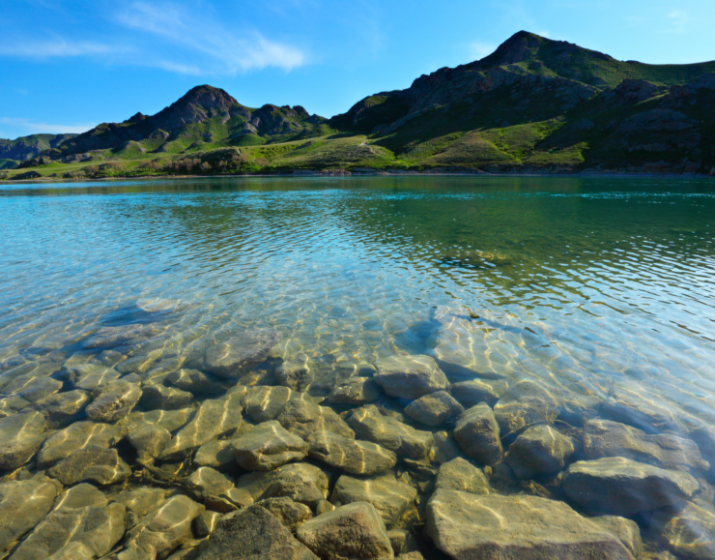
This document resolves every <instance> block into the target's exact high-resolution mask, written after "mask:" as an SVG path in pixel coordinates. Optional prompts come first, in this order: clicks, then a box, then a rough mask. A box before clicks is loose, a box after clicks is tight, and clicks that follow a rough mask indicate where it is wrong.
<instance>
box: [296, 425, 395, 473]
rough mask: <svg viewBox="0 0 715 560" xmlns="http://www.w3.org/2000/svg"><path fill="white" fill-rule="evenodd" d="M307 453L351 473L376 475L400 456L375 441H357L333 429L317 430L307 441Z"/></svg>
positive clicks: (390, 465) (390, 466) (392, 464)
mask: <svg viewBox="0 0 715 560" xmlns="http://www.w3.org/2000/svg"><path fill="white" fill-rule="evenodd" d="M307 443H308V445H310V449H309V451H308V454H309V455H310V456H311V457H312V458H313V459H318V460H319V461H322V462H323V463H326V464H328V465H330V466H331V467H337V468H340V469H342V470H344V471H345V472H347V473H350V474H375V473H377V472H381V471H386V470H388V469H391V468H392V467H394V466H395V463H397V455H395V454H394V453H393V452H392V451H390V450H388V449H384V448H383V447H380V446H379V445H377V444H376V443H371V442H368V441H356V440H354V439H350V438H346V437H343V436H340V435H338V434H335V433H333V432H323V431H320V432H315V433H314V434H311V435H310V436H309V437H308V440H307Z"/></svg>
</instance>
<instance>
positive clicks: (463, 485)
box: [435, 457, 489, 496]
mask: <svg viewBox="0 0 715 560" xmlns="http://www.w3.org/2000/svg"><path fill="white" fill-rule="evenodd" d="M435 488H436V489H437V490H440V489H442V490H459V491H462V492H469V493H470V494H479V495H484V496H486V495H487V494H489V481H488V480H487V477H486V476H484V473H483V472H482V471H481V470H479V469H478V468H477V467H475V466H474V465H472V464H471V463H470V462H469V461H466V460H464V459H462V458H461V457H457V458H456V459H453V460H451V461H449V462H448V463H444V464H443V465H442V466H440V467H439V471H437V481H436V482H435Z"/></svg>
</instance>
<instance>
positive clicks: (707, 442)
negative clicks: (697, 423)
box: [690, 426, 715, 475]
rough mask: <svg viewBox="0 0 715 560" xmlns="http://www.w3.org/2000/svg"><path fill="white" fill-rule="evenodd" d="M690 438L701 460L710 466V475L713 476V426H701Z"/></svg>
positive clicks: (714, 450) (714, 438)
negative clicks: (698, 450)
mask: <svg viewBox="0 0 715 560" xmlns="http://www.w3.org/2000/svg"><path fill="white" fill-rule="evenodd" d="M690 437H691V438H692V440H693V441H694V442H695V443H696V444H697V446H698V448H699V449H700V453H701V454H702V457H703V460H705V461H707V462H708V463H709V464H710V473H711V474H714V475H715V426H702V427H701V428H699V429H697V430H695V431H693V432H692V433H691V434H690Z"/></svg>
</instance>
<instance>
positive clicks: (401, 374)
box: [373, 355, 449, 400]
mask: <svg viewBox="0 0 715 560" xmlns="http://www.w3.org/2000/svg"><path fill="white" fill-rule="evenodd" d="M375 367H376V368H377V373H376V374H375V375H374V376H373V379H374V380H375V382H376V383H377V384H378V385H380V386H381V387H382V389H383V390H384V391H385V393H387V394H388V395H390V396H392V397H399V398H401V399H409V400H413V399H417V398H419V397H421V396H422V395H427V394H428V393H434V392H435V391H441V390H444V389H448V388H449V381H448V380H447V377H446V376H445V375H444V372H443V371H442V370H441V369H439V366H438V365H437V362H435V361H434V358H430V357H429V356H422V355H418V356H390V357H389V358H383V359H380V360H378V361H377V362H375Z"/></svg>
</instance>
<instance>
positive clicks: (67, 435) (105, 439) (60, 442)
mask: <svg viewBox="0 0 715 560" xmlns="http://www.w3.org/2000/svg"><path fill="white" fill-rule="evenodd" d="M117 439H119V432H118V430H117V428H115V427H114V426H111V425H109V424H98V423H96V422H75V423H74V424H70V425H69V426H67V427H66V428H65V429H63V430H60V431H59V432H56V433H54V434H53V435H51V436H50V437H49V438H47V440H45V442H44V443H43V444H42V449H40V452H39V453H38V454H37V466H38V468H40V469H47V468H49V467H51V466H53V465H54V464H56V463H58V462H59V461H61V460H62V459H66V458H67V457H69V456H70V455H72V454H74V453H76V452H77V451H79V450H80V449H83V448H85V447H87V446H89V445H96V446H99V447H104V448H109V447H110V445H112V444H113V443H114V442H115V441H116V440H117Z"/></svg>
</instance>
